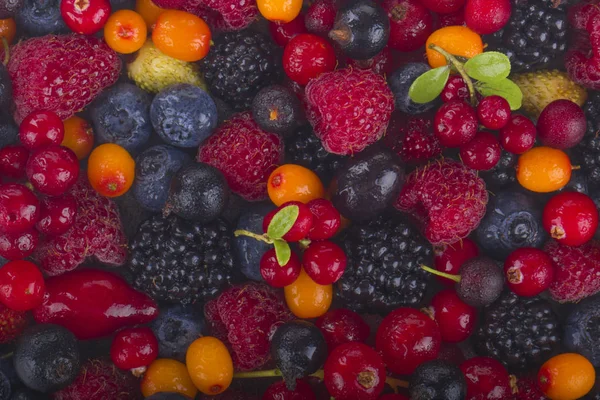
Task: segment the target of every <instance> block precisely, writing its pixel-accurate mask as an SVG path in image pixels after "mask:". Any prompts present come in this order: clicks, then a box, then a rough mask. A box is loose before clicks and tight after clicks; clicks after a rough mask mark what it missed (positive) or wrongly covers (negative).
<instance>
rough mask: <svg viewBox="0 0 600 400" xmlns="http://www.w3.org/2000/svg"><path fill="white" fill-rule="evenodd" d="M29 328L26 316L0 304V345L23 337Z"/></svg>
mask: <svg viewBox="0 0 600 400" xmlns="http://www.w3.org/2000/svg"><path fill="white" fill-rule="evenodd" d="M26 326H27V318H26V314H25V312H23V311H14V310H11V309H10V308H8V307H6V306H5V305H4V304H0V344H4V343H9V342H12V341H13V340H15V339H16V338H17V337H18V336H20V335H21V333H22V332H23V330H24V329H25V327H26Z"/></svg>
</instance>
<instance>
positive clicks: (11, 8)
mask: <svg viewBox="0 0 600 400" xmlns="http://www.w3.org/2000/svg"><path fill="white" fill-rule="evenodd" d="M22 6H23V0H0V19H6V18H12V17H13V16H14V15H15V13H16V12H17V10H19V8H21V7H22Z"/></svg>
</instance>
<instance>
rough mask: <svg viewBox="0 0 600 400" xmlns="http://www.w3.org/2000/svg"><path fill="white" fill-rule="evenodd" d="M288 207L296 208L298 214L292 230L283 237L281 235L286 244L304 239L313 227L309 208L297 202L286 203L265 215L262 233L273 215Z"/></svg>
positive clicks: (267, 227) (266, 228)
mask: <svg viewBox="0 0 600 400" xmlns="http://www.w3.org/2000/svg"><path fill="white" fill-rule="evenodd" d="M288 206H297V207H298V211H299V213H298V218H297V219H296V222H294V225H293V226H292V228H291V229H290V230H289V231H288V232H287V233H286V234H285V235H283V239H284V240H286V241H288V242H297V241H299V240H302V239H304V238H306V235H308V232H310V229H311V228H312V226H313V220H314V217H313V214H312V212H310V208H308V206H307V205H306V204H304V203H301V202H299V201H288V202H287V203H284V204H282V205H281V206H279V207H278V208H276V209H275V210H273V211H271V212H270V213H268V214H267V215H265V218H264V219H263V231H264V232H265V233H266V232H267V231H268V229H269V224H270V223H271V221H272V220H273V217H274V216H275V214H277V213H278V212H279V211H281V210H282V209H284V208H285V207H288Z"/></svg>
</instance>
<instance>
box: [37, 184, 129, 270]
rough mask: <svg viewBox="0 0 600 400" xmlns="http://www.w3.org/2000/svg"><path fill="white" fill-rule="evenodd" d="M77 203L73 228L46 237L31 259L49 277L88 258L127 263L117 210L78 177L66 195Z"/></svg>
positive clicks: (116, 263)
mask: <svg viewBox="0 0 600 400" xmlns="http://www.w3.org/2000/svg"><path fill="white" fill-rule="evenodd" d="M70 193H71V194H72V195H73V196H74V197H75V199H76V200H77V207H78V212H77V217H76V219H75V223H74V224H73V226H72V227H71V228H70V229H69V230H68V231H67V232H66V233H64V234H62V235H60V236H47V237H46V238H45V240H43V241H42V242H41V243H40V244H39V245H38V247H37V248H36V250H35V253H34V258H35V259H36V260H37V261H38V262H39V265H40V266H41V267H42V269H43V270H44V271H45V272H46V273H47V274H48V275H50V276H54V275H60V274H63V273H65V272H67V271H71V270H73V269H75V268H77V266H79V265H80V264H82V263H83V262H84V261H85V260H86V259H87V258H88V257H94V258H95V259H96V260H98V261H100V262H101V263H104V264H109V265H113V266H121V265H123V264H125V261H126V260H127V237H126V236H125V232H124V231H123V226H122V224H121V218H120V216H119V209H118V208H117V205H116V203H115V202H113V201H112V200H111V199H109V198H107V197H104V196H101V195H99V194H98V193H97V192H96V191H95V190H94V189H92V187H91V186H90V184H89V183H88V180H87V177H80V178H79V180H78V181H77V183H76V184H75V186H74V187H73V189H72V190H71V192H70Z"/></svg>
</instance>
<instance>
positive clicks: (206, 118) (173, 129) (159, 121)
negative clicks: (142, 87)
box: [150, 83, 217, 147]
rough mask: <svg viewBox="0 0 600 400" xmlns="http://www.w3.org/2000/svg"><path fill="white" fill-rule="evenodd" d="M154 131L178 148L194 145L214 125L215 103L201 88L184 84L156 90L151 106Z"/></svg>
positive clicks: (205, 135) (200, 140)
mask: <svg viewBox="0 0 600 400" xmlns="http://www.w3.org/2000/svg"><path fill="white" fill-rule="evenodd" d="M150 119H151V120H152V125H153V126H154V130H156V132H157V133H158V135H159V136H160V137H161V138H162V140H164V141H165V142H167V143H168V144H172V145H173V146H177V147H196V146H198V145H199V144H200V143H201V142H202V141H203V140H204V139H206V138H207V137H208V136H210V134H211V133H212V131H213V130H214V129H215V128H216V126H217V106H216V105H215V102H214V101H213V99H212V98H211V97H210V96H209V95H208V93H206V92H205V91H204V90H202V89H200V88H199V87H197V86H194V85H190V84H187V83H179V84H176V85H171V86H169V87H167V88H166V89H164V90H163V91H161V92H160V93H158V94H157V95H156V97H155V98H154V100H153V101H152V106H151V107H150Z"/></svg>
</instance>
